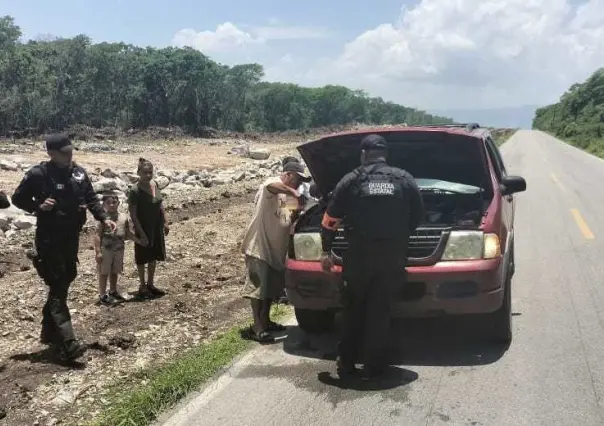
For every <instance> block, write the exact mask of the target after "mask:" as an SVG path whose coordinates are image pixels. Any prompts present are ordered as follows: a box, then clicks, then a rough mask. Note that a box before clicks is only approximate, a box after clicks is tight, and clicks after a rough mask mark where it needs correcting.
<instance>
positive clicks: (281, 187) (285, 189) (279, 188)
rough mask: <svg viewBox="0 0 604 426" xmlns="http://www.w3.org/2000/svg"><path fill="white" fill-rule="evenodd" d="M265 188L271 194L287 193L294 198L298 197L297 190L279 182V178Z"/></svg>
mask: <svg viewBox="0 0 604 426" xmlns="http://www.w3.org/2000/svg"><path fill="white" fill-rule="evenodd" d="M266 189H267V190H268V192H270V193H271V194H288V195H292V196H293V197H295V198H299V197H300V194H299V193H298V191H296V190H295V189H294V188H290V187H289V186H287V185H286V184H284V183H283V182H281V180H278V181H276V182H272V183H269V184H268V185H267V186H266Z"/></svg>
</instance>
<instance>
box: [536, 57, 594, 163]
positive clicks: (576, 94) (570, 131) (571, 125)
mask: <svg viewBox="0 0 604 426" xmlns="http://www.w3.org/2000/svg"><path fill="white" fill-rule="evenodd" d="M533 128H535V129H539V130H543V131H546V132H549V133H551V134H553V135H555V136H557V137H559V138H562V139H564V140H566V141H568V142H570V143H572V144H573V145H575V146H577V147H578V148H581V149H584V150H586V151H588V152H591V153H592V154H595V155H598V156H600V157H604V136H603V135H604V68H600V69H599V70H597V71H596V72H594V73H593V74H592V75H591V76H590V77H589V78H588V79H587V80H585V82H583V83H577V84H573V85H572V86H571V87H570V88H569V89H568V90H567V91H566V93H564V94H563V95H562V96H561V98H560V101H559V102H558V103H555V104H552V105H548V106H545V107H543V108H539V109H537V111H536V112H535V118H534V120H533Z"/></svg>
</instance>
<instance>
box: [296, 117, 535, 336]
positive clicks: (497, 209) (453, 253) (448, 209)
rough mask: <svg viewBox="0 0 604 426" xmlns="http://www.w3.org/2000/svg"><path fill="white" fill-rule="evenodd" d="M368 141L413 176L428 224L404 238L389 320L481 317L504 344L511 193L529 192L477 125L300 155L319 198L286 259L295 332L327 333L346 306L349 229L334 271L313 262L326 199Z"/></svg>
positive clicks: (349, 141)
mask: <svg viewBox="0 0 604 426" xmlns="http://www.w3.org/2000/svg"><path fill="white" fill-rule="evenodd" d="M371 133H377V134H379V135H381V136H383V137H384V138H385V139H386V140H387V141H388V143H389V156H388V163H389V164H391V165H393V166H397V167H400V168H402V169H405V170H407V171H408V172H409V173H411V174H412V175H413V176H414V177H415V179H416V182H417V184H418V186H419V187H420V190H421V192H422V197H423V200H424V204H425V217H424V220H423V222H422V224H421V225H420V226H419V228H418V229H417V230H416V231H415V233H414V234H412V235H411V236H410V238H409V252H408V253H409V258H408V262H407V277H406V280H405V281H403V280H402V279H401V286H400V290H399V292H398V293H397V295H396V298H395V299H393V300H392V308H393V311H392V312H393V315H394V316H395V317H431V316H432V317H433V316H439V315H459V314H480V315H479V316H477V318H480V319H481V320H483V321H484V323H485V324H487V326H488V335H489V337H490V338H491V339H492V340H494V341H498V342H509V341H510V340H511V338H512V315H511V314H512V311H511V282H512V276H513V275H514V205H515V201H514V194H515V193H517V192H521V191H525V190H526V182H525V180H524V179H523V178H522V177H518V176H509V175H508V174H507V172H506V169H505V165H504V162H503V159H502V157H501V154H500V152H499V150H498V148H497V146H496V144H495V142H494V141H493V138H492V136H491V134H490V133H489V131H488V130H487V129H484V128H481V127H480V126H479V125H477V124H469V125H442V126H418V127H401V128H388V129H383V128H381V129H365V130H358V131H353V132H346V133H338V134H334V135H329V136H325V137H322V138H321V139H318V140H315V141H311V142H308V143H305V144H302V145H300V146H299V147H298V151H299V152H300V154H301V155H302V158H303V159H304V161H305V163H306V164H307V166H308V168H309V170H310V173H311V174H312V176H313V179H314V181H315V184H316V189H317V190H318V192H319V196H320V201H319V203H317V204H315V205H314V206H312V207H310V208H308V209H307V210H306V211H305V212H304V213H303V214H302V215H301V216H300V218H299V219H298V220H297V222H296V224H295V226H294V231H293V233H292V236H291V244H290V250H289V254H288V259H287V271H286V292H287V297H288V299H289V301H290V303H291V304H292V305H293V306H294V308H295V313H296V318H297V320H298V325H299V326H300V327H301V328H302V329H304V330H305V331H307V332H311V333H315V332H323V331H325V330H327V329H329V328H331V327H332V325H333V322H334V316H335V313H336V312H337V311H338V310H339V309H340V308H341V306H342V305H341V292H340V290H341V286H342V280H341V276H340V275H341V274H340V273H341V259H342V254H343V253H344V252H345V251H346V248H347V242H346V238H345V233H344V232H343V230H344V228H345V226H346V224H345V223H344V224H343V228H342V229H341V230H340V231H339V232H338V235H337V237H336V240H335V242H334V245H333V255H334V258H335V266H334V268H333V271H332V272H331V273H326V272H323V271H322V269H321V265H320V263H319V259H320V256H321V235H320V229H321V228H320V226H321V219H322V216H323V213H324V211H325V208H326V203H327V200H328V199H329V195H330V192H331V191H332V190H333V189H334V188H335V185H336V184H337V182H338V181H339V180H340V179H341V178H342V177H343V176H344V175H345V174H346V173H348V172H349V171H351V170H353V169H354V168H355V167H357V166H358V165H359V161H360V142H361V139H362V138H363V137H364V136H366V135H368V134H371ZM401 278H402V277H401ZM485 317H486V318H485Z"/></svg>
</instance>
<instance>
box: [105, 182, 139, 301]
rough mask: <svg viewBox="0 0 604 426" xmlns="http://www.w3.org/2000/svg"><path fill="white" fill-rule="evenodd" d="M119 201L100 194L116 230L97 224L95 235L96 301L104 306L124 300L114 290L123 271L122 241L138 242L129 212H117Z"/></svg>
mask: <svg viewBox="0 0 604 426" xmlns="http://www.w3.org/2000/svg"><path fill="white" fill-rule="evenodd" d="M119 204H120V201H119V199H118V197H117V195H113V194H105V195H103V207H104V208H105V211H106V212H107V214H108V216H109V218H110V219H111V220H113V221H114V222H115V224H116V225H117V229H116V230H115V232H111V229H108V228H107V227H106V226H105V225H103V224H102V223H99V225H98V226H97V229H96V235H95V238H94V242H95V244H94V250H95V252H96V261H97V265H98V274H99V300H100V302H101V304H103V305H114V304H116V303H120V302H123V301H125V300H126V299H125V298H124V297H123V296H122V295H121V294H120V293H119V292H118V291H117V281H118V277H119V275H120V274H121V273H122V272H123V270H124V247H125V242H126V240H128V239H129V240H132V241H135V242H136V243H138V244H141V242H140V240H139V239H138V238H137V237H136V236H135V235H134V233H133V232H132V230H131V228H130V219H129V217H128V215H127V214H124V213H120V212H118V206H119ZM107 279H109V293H107Z"/></svg>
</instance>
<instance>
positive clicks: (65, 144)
mask: <svg viewBox="0 0 604 426" xmlns="http://www.w3.org/2000/svg"><path fill="white" fill-rule="evenodd" d="M44 147H45V148H46V151H61V152H70V151H72V150H74V149H75V150H77V149H78V148H76V147H75V146H73V144H72V143H71V140H70V139H69V136H67V135H65V134H55V135H49V136H47V137H46V139H45V140H44Z"/></svg>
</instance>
